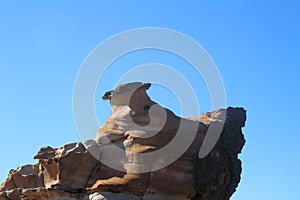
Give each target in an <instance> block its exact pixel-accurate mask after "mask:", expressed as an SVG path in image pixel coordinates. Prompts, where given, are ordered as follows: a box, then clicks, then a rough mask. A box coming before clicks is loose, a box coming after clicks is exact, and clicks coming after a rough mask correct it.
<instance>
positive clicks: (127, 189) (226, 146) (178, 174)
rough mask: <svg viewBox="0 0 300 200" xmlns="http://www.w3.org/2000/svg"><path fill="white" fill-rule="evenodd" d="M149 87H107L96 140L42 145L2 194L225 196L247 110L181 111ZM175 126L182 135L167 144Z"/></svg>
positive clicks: (210, 199) (212, 199)
mask: <svg viewBox="0 0 300 200" xmlns="http://www.w3.org/2000/svg"><path fill="white" fill-rule="evenodd" d="M150 86H151V84H149V83H147V84H142V83H131V84H125V85H120V86H118V87H117V88H116V89H115V90H111V91H108V92H106V93H105V95H104V96H103V99H104V100H109V101H110V104H111V107H112V114H111V116H110V117H109V119H108V120H107V121H106V122H105V123H104V125H103V126H101V127H100V128H99V131H98V133H97V136H96V139H95V140H89V141H85V142H77V143H71V144H67V145H64V146H62V147H60V148H52V147H49V146H48V147H43V148H41V149H40V151H39V152H38V153H37V155H36V156H35V157H34V158H35V159H38V163H37V164H35V165H26V166H22V167H19V168H17V169H16V170H11V171H10V173H9V176H8V178H7V179H6V181H4V182H3V183H2V185H1V190H0V191H1V193H0V199H94V200H98V199H147V200H148V199H164V200H166V199H200V200H204V199H205V200H223V199H224V200H226V199H229V197H230V196H231V195H232V194H233V192H234V191H235V189H236V187H237V185H238V183H239V181H240V174H241V161H240V160H239V159H238V154H239V153H240V152H241V149H242V147H243V145H244V143H245V140H244V137H243V134H242V130H241V129H242V127H243V126H244V125H245V120H246V111H245V110H244V109H242V108H228V109H221V110H218V111H213V112H211V113H205V114H203V115H201V116H200V117H189V118H180V117H178V116H176V115H175V114H174V113H173V112H172V111H170V110H168V109H166V108H163V107H161V106H160V105H159V104H157V103H156V102H154V101H152V100H151V99H150V97H149V96H148V95H147V93H146V90H147V89H149V88H150ZM180 123H181V126H180ZM216 123H217V124H218V125H220V124H221V125H222V126H223V125H224V127H223V130H222V133H221V135H220V137H219V138H218V140H217V141H216V145H215V146H214V148H213V149H212V151H210V152H209V154H208V155H207V156H206V157H204V158H201V159H200V158H199V157H198V153H199V149H200V147H201V145H202V143H203V141H204V138H205V137H206V136H207V130H208V128H209V127H210V126H213V125H214V124H216ZM178 132H179V133H182V134H183V136H184V137H181V138H180V140H179V142H178V141H177V142H175V143H174V144H172V142H173V141H174V139H176V138H177V136H178ZM166 145H169V147H168V148H166ZM116 147H117V148H118V149H119V151H115V148H116ZM160 150H162V151H160ZM157 151H159V152H161V153H160V154H158V156H157V155H156V156H153V157H148V158H147V159H145V156H144V155H146V154H147V153H155V152H157ZM169 158H174V162H171V163H168V162H167V160H168V159H169ZM100 161H101V162H100ZM103 161H104V162H103ZM105 162H107V164H105ZM110 164H111V166H110ZM164 165H165V166H164ZM116 166H117V167H116ZM159 166H164V167H162V168H160V167H159Z"/></svg>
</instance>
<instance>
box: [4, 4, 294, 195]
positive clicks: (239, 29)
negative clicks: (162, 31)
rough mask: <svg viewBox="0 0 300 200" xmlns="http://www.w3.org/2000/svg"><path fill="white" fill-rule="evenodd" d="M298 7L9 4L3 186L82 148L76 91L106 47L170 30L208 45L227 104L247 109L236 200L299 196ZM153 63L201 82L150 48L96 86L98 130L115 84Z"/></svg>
mask: <svg viewBox="0 0 300 200" xmlns="http://www.w3.org/2000/svg"><path fill="white" fill-rule="evenodd" d="M299 9H300V5H299V3H298V2H297V1H258V0H256V1H242V2H238V1H186V2H183V1H164V2H163V3H162V1H151V2H150V1H149V2H145V1H127V2H126V3H125V1H109V3H105V2H101V1H89V2H86V1H85V2H84V3H83V2H79V1H64V2H60V1H41V2H33V1H32V2H28V1H27V2H26V3H25V2H21V1H19V2H18V3H11V2H9V1H6V2H2V4H1V7H0V26H1V28H0V91H1V98H0V133H1V137H2V139H1V141H0V150H1V152H2V154H1V160H0V179H1V180H4V179H5V177H6V176H7V173H8V171H9V170H10V169H12V168H16V167H17V166H20V165H24V164H28V163H35V162H36V161H35V160H33V156H34V155H35V154H36V152H37V151H38V150H39V148H40V147H42V146H46V145H50V146H53V147H58V146H61V145H63V144H66V143H70V142H75V141H79V140H80V137H79V136H78V134H77V131H76V128H75V124H74V121H73V113H72V92H73V85H74V81H75V79H76V75H77V72H78V70H79V68H80V65H81V63H82V62H83V60H84V59H85V58H86V57H87V56H88V54H89V53H90V52H91V51H92V50H93V49H94V48H95V47H96V46H97V45H98V44H99V43H101V42H102V41H104V40H105V39H107V38H108V37H110V36H112V35H115V34H118V33H119V32H122V31H126V30H129V29H133V28H141V27H163V28H169V29H174V30H176V31H180V32H182V33H184V34H186V35H188V36H190V37H191V38H193V39H194V40H196V41H197V42H198V43H199V44H201V45H202V46H203V47H204V48H205V49H206V50H207V52H208V53H209V54H210V56H211V57H212V59H213V60H214V62H215V63H216V65H217V66H218V69H219V71H220V73H221V76H222V78H223V81H224V85H225V89H226V95H227V105H228V106H241V107H244V108H245V109H247V114H248V119H247V123H246V127H245V128H244V129H243V130H244V134H245V137H246V140H247V143H246V146H245V147H244V149H243V152H242V154H241V155H240V158H241V159H242V162H243V173H242V180H241V183H240V185H239V187H238V189H237V192H236V193H235V194H234V196H233V197H232V199H233V200H240V199H243V200H250V199H251V200H252V199H272V200H281V199H296V198H298V197H299V194H298V191H297V190H298V189H299V179H300V175H299V173H298V171H299V169H300V162H299V159H297V158H298V157H299V156H298V152H299V150H298V147H299V142H298V141H299V140H300V136H299V134H298V132H299V131H298V126H297V125H298V124H299V122H298V121H299V120H298V114H299V113H300V110H299V105H298V103H299V102H300V98H299V85H300V84H299V78H298V76H299V75H300V74H299V71H300V69H299V67H300V66H299V62H300V60H299V46H300V39H299V35H300V24H299V19H300V14H299ZM149 62H158V63H164V64H167V65H169V66H173V67H174V69H175V70H177V71H179V72H180V73H183V74H184V75H185V76H186V78H187V79H188V80H191V82H192V84H195V83H196V82H194V79H196V78H195V76H194V74H193V73H192V71H191V70H186V68H185V67H184V66H185V65H186V63H184V62H183V61H182V60H180V59H178V58H175V57H174V56H173V55H168V54H166V53H162V52H156V51H150V50H149V51H143V52H137V53H136V54H130V55H128V57H127V58H126V56H125V57H124V58H121V59H119V60H118V61H116V62H115V63H114V67H112V69H111V73H107V74H108V75H107V77H105V78H104V79H103V82H100V83H99V85H98V88H97V91H96V105H95V108H96V112H97V117H98V121H99V123H100V124H101V123H103V122H104V121H105V119H106V118H107V117H108V115H109V113H110V107H109V104H108V102H102V101H101V100H100V97H101V95H102V93H103V92H105V91H106V90H109V89H112V88H113V87H114V86H115V80H118V78H119V77H120V75H122V73H121V72H122V71H125V72H126V70H129V69H130V67H131V66H136V65H138V64H143V63H149ZM120 66H124V68H121V67H120ZM126 67H127V68H126ZM200 79H201V78H200ZM141 81H143V80H141ZM202 84H203V83H200V84H199V87H198V89H199V91H200V93H201V95H200V94H199V98H200V99H201V105H203V106H202V107H201V108H200V111H204V112H205V111H209V109H210V107H209V99H208V98H209V96H208V94H207V91H206V88H205V87H204V86H203V85H202ZM297 91H298V92H297ZM150 95H151V96H152V98H153V99H154V100H156V101H157V102H159V103H161V104H162V105H164V106H166V107H168V108H171V109H172V110H175V112H176V113H177V114H180V109H179V108H178V102H177V101H176V98H175V97H174V95H172V94H171V93H170V92H166V91H165V90H164V89H162V88H160V87H158V86H154V87H153V88H152V89H151V91H150Z"/></svg>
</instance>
